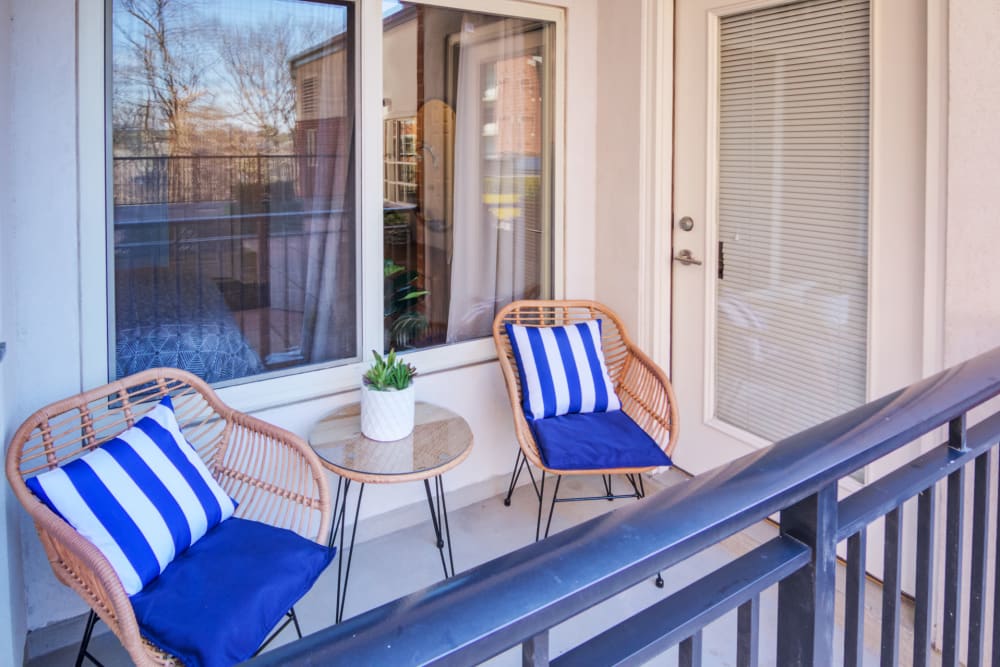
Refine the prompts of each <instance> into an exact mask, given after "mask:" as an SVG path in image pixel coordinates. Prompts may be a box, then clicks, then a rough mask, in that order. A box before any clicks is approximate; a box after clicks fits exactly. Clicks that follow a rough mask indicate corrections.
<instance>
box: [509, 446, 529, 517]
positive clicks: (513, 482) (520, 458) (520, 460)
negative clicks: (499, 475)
mask: <svg viewBox="0 0 1000 667" xmlns="http://www.w3.org/2000/svg"><path fill="white" fill-rule="evenodd" d="M527 462H528V459H526V458H524V452H522V451H521V449H520V447H519V448H518V450H517V457H516V458H515V459H514V470H513V471H511V473H510V485H509V486H508V487H507V497H506V498H504V499H503V504H504V506H506V507H510V497H511V496H512V495H514V487H516V486H517V480H518V479H520V477H521V471H522V470H523V469H524V465H525V464H526V463H527Z"/></svg>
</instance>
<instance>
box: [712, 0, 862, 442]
mask: <svg viewBox="0 0 1000 667" xmlns="http://www.w3.org/2000/svg"><path fill="white" fill-rule="evenodd" d="M720 30H721V34H720V40H719V49H720V58H719V76H720V80H719V86H720V89H719V100H718V101H719V135H718V141H719V145H718V165H719V198H718V211H717V215H718V220H719V238H720V239H721V241H722V243H723V248H724V261H725V272H724V278H723V279H722V280H720V281H719V282H718V285H719V290H720V291H719V304H718V313H717V317H716V322H717V324H716V348H717V350H716V355H717V359H716V396H715V409H716V414H717V416H719V417H720V418H722V419H725V420H727V421H730V423H733V424H735V425H737V426H739V427H740V428H744V429H746V430H748V431H751V432H753V433H757V434H758V435H761V436H762V437H765V438H768V439H771V440H774V439H778V438H780V437H784V436H787V435H790V434H791V433H794V432H795V431H797V430H801V429H802V428H805V427H806V426H809V425H812V424H813V423H818V422H819V421H822V420H823V419H825V418H828V417H832V416H834V415H836V414H840V413H841V412H842V411H844V410H846V409H849V408H851V407H854V406H856V405H859V404H860V403H861V402H863V401H864V398H865V389H866V379H867V327H868V324H867V309H868V252H869V249H868V206H869V201H868V200H869V195H868V161H869V151H870V149H869V142H870V133H869V105H870V101H869V97H870V86H871V82H870V75H871V73H870V62H869V44H870V5H869V1H868V0H813V1H810V2H793V3H789V4H785V5H778V6H774V7H768V8H766V9H760V10H753V11H749V12H743V13H741V14H736V15H732V16H728V17H723V19H722V21H721V22H720Z"/></svg>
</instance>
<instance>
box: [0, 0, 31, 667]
mask: <svg viewBox="0 0 1000 667" xmlns="http://www.w3.org/2000/svg"><path fill="white" fill-rule="evenodd" d="M11 12H12V8H11V2H10V0H0V156H3V157H2V158H0V267H3V266H9V265H10V259H9V256H8V253H9V252H10V244H9V243H8V242H7V239H6V234H4V233H2V231H3V230H5V229H7V225H8V220H9V218H10V215H11V206H12V200H13V191H12V189H11V188H10V182H11V178H12V177H13V173H12V171H13V170H12V168H11V166H12V165H11V160H10V159H8V156H10V155H11V133H10V121H11V106H10V104H9V103H8V102H7V100H10V95H11V88H12V86H11V79H12V78H13V68H12V62H11V61H12V59H13V57H14V52H13V49H12V48H11V29H10V26H11V16H12V14H11ZM4 274H5V272H4V271H0V342H3V341H7V340H10V338H11V333H12V332H11V331H10V327H11V323H12V322H13V318H11V317H10V314H9V310H10V307H11V303H12V299H11V298H10V289H11V279H10V277H9V276H7V275H4ZM9 369H10V363H7V362H4V361H0V443H6V442H7V439H8V438H9V436H10V431H11V430H12V429H13V425H12V424H10V423H8V422H9V420H8V418H7V416H8V415H7V410H6V405H7V400H8V399H9V397H10V395H11V390H10V388H9V387H10V385H11V373H10V372H9ZM17 508H18V505H17V502H16V501H15V500H14V498H13V496H12V494H11V493H10V490H9V487H8V486H7V485H6V484H4V485H3V490H2V491H0V540H2V544H0V664H4V665H16V664H20V662H21V659H22V651H23V648H24V641H23V638H24V631H25V612H24V578H23V576H22V574H21V548H20V546H21V541H20V539H19V532H18V524H19V521H18V516H19V513H18V509H17Z"/></svg>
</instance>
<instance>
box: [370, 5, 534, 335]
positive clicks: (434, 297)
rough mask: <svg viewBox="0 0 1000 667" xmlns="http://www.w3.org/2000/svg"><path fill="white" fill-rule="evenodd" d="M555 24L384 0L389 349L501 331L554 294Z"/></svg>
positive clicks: (385, 234) (385, 216)
mask: <svg viewBox="0 0 1000 667" xmlns="http://www.w3.org/2000/svg"><path fill="white" fill-rule="evenodd" d="M552 33H553V26H552V24H550V23H546V22H543V21H533V20H525V19H517V18H508V17H503V16H496V15H487V14H480V13H475V12H464V11H459V10H454V9H447V8H442V7H437V6H427V5H421V4H417V3H409V2H395V1H391V2H390V1H386V2H383V42H382V44H383V68H384V69H383V91H382V97H383V116H384V118H383V124H384V138H385V151H384V184H383V195H384V199H385V201H384V210H383V227H384V233H383V245H384V248H383V252H384V280H385V304H384V305H385V336H384V337H385V341H384V343H385V347H386V348H387V349H388V348H390V347H394V348H396V349H407V348H419V347H427V346H432V345H441V344H445V343H454V342H460V341H464V340H470V339H473V338H480V337H484V336H489V335H490V327H491V324H492V322H493V317H494V315H495V313H496V312H497V311H498V310H499V309H500V308H502V307H503V306H504V305H506V304H507V303H510V302H511V301H513V300H516V299H522V298H545V297H550V296H551V293H552V287H551V282H552V281H551V274H552V268H551V255H552V183H553V178H552V135H553V133H552V92H551V89H552V78H553V77H552V67H553V57H552V41H553V36H552Z"/></svg>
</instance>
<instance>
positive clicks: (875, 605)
mask: <svg viewBox="0 0 1000 667" xmlns="http://www.w3.org/2000/svg"><path fill="white" fill-rule="evenodd" d="M685 479H686V478H685V476H684V475H683V474H681V473H679V472H676V471H667V472H665V473H661V474H658V475H653V476H650V477H647V482H646V489H647V493H649V494H653V493H656V492H658V491H659V490H661V489H663V488H665V487H667V486H670V485H673V484H679V483H683V481H684V480H685ZM446 481H447V480H446ZM505 484H506V480H501V479H496V480H493V482H492V485H493V487H492V489H498V488H500V487H501V486H505ZM621 484H622V485H624V484H625V482H624V481H622V482H621ZM600 488H601V482H600V479H599V478H597V477H586V478H575V477H569V478H567V479H566V480H565V481H564V483H563V490H564V491H563V492H564V493H566V494H567V495H568V494H576V495H583V494H597V493H601V491H600ZM492 489H487V490H485V493H482V494H481V495H486V494H488V493H489V492H490V491H491V490H492ZM563 492H561V495H562V493H563ZM453 495H454V494H449V499H452V496H453ZM367 498H368V494H366V499H367ZM352 499H353V494H352ZM371 500H374V498H372V499H371ZM454 500H457V501H460V500H461V499H460V498H455V499H454ZM368 502H370V500H366V503H368ZM631 502H636V501H633V500H617V501H614V502H613V503H609V502H600V501H593V502H575V503H562V504H560V505H559V507H558V508H557V510H556V516H555V519H554V520H553V526H552V531H553V533H554V532H556V531H558V530H560V529H563V528H565V527H567V526H569V525H572V524H574V523H577V522H580V521H584V520H586V519H588V518H591V517H593V516H597V515H598V514H601V513H603V512H607V511H611V510H613V509H614V508H616V507H621V506H623V505H624V504H627V503H631ZM536 511H537V501H536V500H535V497H534V494H533V493H532V491H531V489H530V487H525V486H521V487H519V488H518V490H517V491H515V493H514V498H513V502H512V504H511V506H510V507H504V505H503V503H502V494H501V495H495V496H493V497H490V498H488V499H486V500H483V501H478V502H473V503H471V504H468V505H466V506H464V507H460V508H453V509H452V510H451V512H450V515H449V516H450V525H451V534H452V543H453V546H454V551H455V567H456V570H458V571H461V570H463V569H467V568H469V567H472V566H475V565H478V564H480V563H483V562H486V561H488V560H490V559H492V558H495V557H496V556H498V555H500V554H502V553H505V552H508V551H512V550H514V549H517V548H518V547H521V546H524V545H526V544H528V543H529V542H531V540H532V538H533V537H534V528H535V516H536ZM393 514H395V515H396V516H392V515H384V516H381V517H374V518H372V519H370V520H366V519H362V520H361V523H360V525H359V530H358V544H357V546H356V549H355V554H354V563H353V567H352V572H351V579H350V588H349V595H348V600H347V606H346V611H345V615H346V616H347V617H350V616H354V615H357V614H359V613H361V612H363V611H365V610H368V609H371V608H374V607H376V606H378V605H381V604H384V603H386V602H389V601H391V600H393V599H395V598H397V597H399V596H402V595H405V594H408V593H411V592H413V591H416V590H420V589H421V588H424V587H426V586H430V585H432V584H434V583H436V582H437V581H439V580H440V579H441V576H442V572H441V563H440V560H439V557H438V553H437V549H436V548H435V546H434V534H433V530H432V528H431V524H430V520H429V516H428V513H427V507H426V504H423V505H420V506H417V505H414V506H411V507H408V508H404V509H403V510H399V511H398V512H396V513H393ZM414 521H416V523H414ZM406 524H409V525H406ZM400 525H403V527H400ZM776 534H777V529H776V528H775V527H774V526H773V525H772V524H769V523H760V524H757V525H755V526H753V527H752V528H751V529H749V530H746V531H743V532H742V533H739V534H737V535H734V536H732V537H730V538H729V539H727V540H725V541H724V542H722V543H720V544H718V545H716V546H714V547H712V548H711V549H709V550H707V551H705V552H703V553H701V554H699V555H698V556H696V557H694V558H690V559H688V560H687V561H684V562H682V563H680V564H678V565H677V566H675V567H674V568H672V569H670V570H669V571H666V572H664V573H663V574H664V579H665V580H666V588H665V589H658V588H656V587H655V586H654V585H653V580H652V579H650V580H649V581H648V582H644V583H641V584H639V585H638V586H635V587H633V588H632V589H630V590H628V591H625V592H624V593H621V594H619V595H617V596H615V597H613V598H611V599H609V600H607V601H605V602H603V603H602V604H600V605H597V606H596V607H593V608H592V609H590V610H588V611H587V612H585V613H583V614H581V615H579V616H577V617H576V618H574V619H571V620H570V621H568V622H566V623H564V624H562V625H560V626H558V627H556V628H555V629H554V630H553V631H552V634H551V638H550V646H551V650H552V652H553V656H555V655H558V654H559V653H562V652H563V651H565V650H567V649H569V648H571V647H572V646H574V645H576V644H578V643H580V642H581V641H583V640H584V639H586V638H588V637H590V636H592V635H594V634H596V633H598V632H600V631H602V630H604V629H606V628H608V627H610V626H612V625H614V624H615V623H617V622H619V621H620V620H621V619H623V618H625V617H626V616H629V615H631V614H633V613H635V612H636V611H638V610H640V609H642V608H644V607H647V606H649V605H651V604H653V603H655V602H657V601H658V600H660V599H662V598H663V597H664V596H665V595H667V594H669V593H670V592H671V591H673V590H677V589H679V588H681V587H683V586H684V585H686V584H688V583H690V582H692V581H695V580H696V579H698V578H699V577H701V576H703V575H704V574H707V573H708V572H710V571H712V570H714V569H715V568H717V567H719V566H721V565H723V564H724V563H726V562H728V561H729V560H731V559H733V558H734V557H735V556H738V555H740V554H743V553H746V552H747V551H749V550H750V549H752V548H753V547H754V546H756V545H758V544H760V543H762V542H764V541H766V540H768V539H770V538H771V537H773V536H774V535H776ZM843 569H844V568H843V567H842V566H841V567H839V568H838V595H837V610H838V626H837V632H836V636H835V655H834V660H833V662H832V664H842V655H841V654H842V650H843V639H842V634H843V627H842V620H841V619H842V616H843V593H842V590H843V575H844V572H843ZM335 589H336V563H334V564H332V565H331V567H330V568H328V569H327V571H326V572H325V573H324V575H323V576H322V577H321V578H320V579H319V581H318V582H317V584H316V585H315V586H314V587H313V589H312V590H311V591H310V592H309V593H308V594H307V595H306V596H305V597H304V598H303V599H302V600H301V601H300V602H299V604H297V605H296V611H297V614H298V617H299V622H300V623H301V625H302V632H303V634H308V633H311V632H315V631H317V630H319V629H321V628H323V627H326V626H328V625H330V624H331V623H332V622H333V614H334V611H333V607H334V598H335ZM776 601H777V591H776V589H775V588H773V587H772V589H771V590H769V591H767V592H766V593H765V594H764V595H762V596H761V619H760V627H761V641H760V649H761V653H760V664H761V665H771V664H774V656H775V637H774V634H775V633H774V627H775V626H776V622H777V620H776V619H777V606H776V604H777V603H776ZM866 602H867V614H866V622H865V649H866V653H865V664H866V665H867V664H872V665H876V664H878V654H879V647H878V642H879V615H880V605H881V591H880V588H879V587H878V586H877V584H872V583H869V586H868V592H867V595H866ZM912 617H913V614H912V608H911V607H910V606H904V609H903V620H902V626H903V627H902V633H901V634H902V642H901V656H900V658H901V660H900V664H910V662H911V660H908V659H909V657H910V655H911V653H912V650H911V646H912V622H913V621H912ZM84 618H85V617H80V618H78V619H74V620H73V621H67V622H65V623H60V624H58V626H57V627H49V628H45V629H43V630H40V631H38V632H36V633H33V636H32V637H31V638H29V658H30V659H29V661H28V663H27V664H28V665H29V666H30V667H49V666H53V667H54V666H56V665H67V664H72V662H73V659H74V658H75V656H76V651H77V648H78V642H79V637H80V636H81V635H82V632H83V621H84ZM98 632H99V633H100V634H97V635H96V636H95V638H94V639H93V640H92V641H91V652H92V653H93V654H94V655H95V656H97V657H98V659H100V660H101V661H102V662H103V663H104V664H105V665H107V666H108V667H117V666H119V665H123V666H124V665H129V664H131V662H130V661H129V659H128V656H127V655H126V654H125V652H124V650H123V649H122V648H121V646H120V645H119V643H118V641H117V639H116V638H115V637H114V635H112V634H111V633H110V632H108V631H107V628H106V627H105V626H104V625H103V624H100V625H99V626H98ZM294 638H295V633H294V631H293V630H291V629H290V628H289V629H286V630H285V632H283V633H282V635H281V636H279V637H278V638H277V639H276V640H275V642H274V645H278V644H281V643H283V642H286V641H292V640H294ZM735 638H736V614H735V612H734V613H730V614H728V615H727V616H725V617H723V618H722V619H720V620H718V621H716V622H715V623H713V624H711V625H709V626H708V627H707V628H706V629H705V634H704V650H705V654H704V662H703V664H705V665H707V666H716V665H717V666H720V667H729V666H730V665H733V666H735V664H736V652H735V651H736V649H735V645H736V639H735ZM31 656H37V657H31ZM85 664H86V663H85ZM487 664H489V665H495V666H498V667H499V666H504V667H506V666H511V667H513V666H515V665H520V664H521V655H520V648H519V647H515V648H514V649H511V650H509V651H507V652H506V653H503V654H501V655H499V656H496V657H495V658H493V659H492V660H490V661H489V663H487ZM651 664H655V665H675V664H677V663H676V648H674V649H671V650H670V651H668V652H667V653H666V654H664V655H662V656H660V657H658V658H657V659H655V660H654V661H652V662H651Z"/></svg>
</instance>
